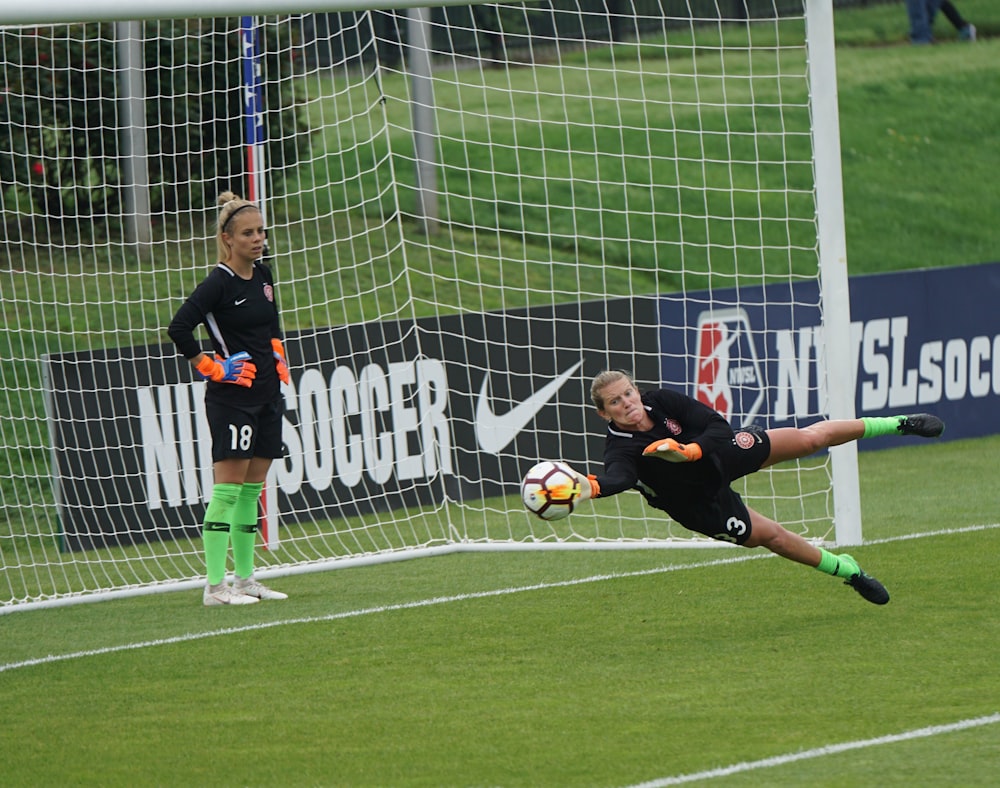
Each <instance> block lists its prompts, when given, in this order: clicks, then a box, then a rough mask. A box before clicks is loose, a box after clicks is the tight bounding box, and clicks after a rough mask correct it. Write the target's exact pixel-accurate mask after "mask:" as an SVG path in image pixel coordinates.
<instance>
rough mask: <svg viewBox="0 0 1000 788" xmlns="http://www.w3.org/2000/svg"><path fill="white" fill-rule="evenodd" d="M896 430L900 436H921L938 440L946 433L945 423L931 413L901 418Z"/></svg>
mask: <svg viewBox="0 0 1000 788" xmlns="http://www.w3.org/2000/svg"><path fill="white" fill-rule="evenodd" d="M896 430H897V431H898V432H899V434H900V435H919V436H920V437H921V438H938V437H940V436H941V433H942V432H944V422H943V421H941V419H939V418H938V417H937V416H932V415H931V414H929V413H917V414H914V415H913V416H900V417H899V426H898V427H896Z"/></svg>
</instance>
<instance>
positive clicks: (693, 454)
mask: <svg viewBox="0 0 1000 788" xmlns="http://www.w3.org/2000/svg"><path fill="white" fill-rule="evenodd" d="M642 456H643V457H658V458H659V459H661V460H666V461H667V462H694V461H695V460H700V459H701V446H699V445H698V444H697V443H678V442H677V441H675V440H674V439H673V438H664V439H663V440H661V441H654V442H653V443H651V444H649V445H648V446H647V447H646V448H645V449H643V450H642Z"/></svg>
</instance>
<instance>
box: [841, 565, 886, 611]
mask: <svg viewBox="0 0 1000 788" xmlns="http://www.w3.org/2000/svg"><path fill="white" fill-rule="evenodd" d="M844 585H847V586H850V587H851V588H853V589H854V590H855V591H857V592H858V593H859V594H861V596H863V597H864V598H865V599H867V600H868V601H869V602H871V603H872V604H873V605H885V604H888V602H889V592H888V591H886V590H885V586H884V585H882V584H881V583H880V582H879V581H878V580H876V579H875V578H874V577H872V576H871V575H866V574H865V573H864V572H862V571H860V570H859V571H858V573H857V574H856V575H851V577H850V578H849V579H847V580H845V581H844Z"/></svg>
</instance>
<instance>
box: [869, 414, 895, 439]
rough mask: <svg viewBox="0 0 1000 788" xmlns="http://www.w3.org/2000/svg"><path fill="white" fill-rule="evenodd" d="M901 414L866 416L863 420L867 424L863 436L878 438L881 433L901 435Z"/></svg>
mask: <svg viewBox="0 0 1000 788" xmlns="http://www.w3.org/2000/svg"><path fill="white" fill-rule="evenodd" d="M900 418H901V417H900V416H864V417H863V418H862V419H861V422H862V423H863V424H864V425H865V434H864V435H862V436H861V437H862V438H877V437H879V436H880V435H899V420H900Z"/></svg>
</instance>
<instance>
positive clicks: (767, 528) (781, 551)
mask: <svg viewBox="0 0 1000 788" xmlns="http://www.w3.org/2000/svg"><path fill="white" fill-rule="evenodd" d="M747 511H748V512H749V513H750V522H751V526H752V527H751V531H750V539H748V540H747V542H746V544H745V545H744V546H745V547H764V548H766V549H768V550H770V551H771V552H772V553H774V554H775V555H780V556H781V557H782V558H787V559H789V560H790V561H795V562H797V563H800V564H805V565H806V566H811V567H813V568H815V569H819V570H820V571H821V572H823V573H824V574H828V575H833V576H834V577H840V578H843V579H844V582H845V583H846V584H847V585H849V586H851V588H853V589H854V590H855V591H857V592H858V593H859V594H861V596H863V597H864V598H865V599H867V600H868V601H869V602H871V603H873V604H876V605H884V604H886V603H887V602H888V601H889V592H888V591H886V590H885V586H883V585H882V584H881V583H880V582H879V581H878V580H876V579H875V578H874V577H872V576H871V575H868V574H865V572H863V571H862V570H861V567H859V566H858V562H857V561H855V560H854V559H853V558H852V557H851V556H849V555H835V554H833V553H831V552H830V551H828V550H824V549H823V548H821V547H817V546H816V545H814V544H812V543H811V542H809V541H807V540H806V539H804V538H803V537H801V536H799V535H798V534H796V533H792V532H791V531H789V530H788V529H787V528H784V527H782V526H781V525H780V524H779V523H777V522H775V521H774V520H772V519H771V518H770V517H765V516H764V515H762V514H761V513H760V512H756V511H754V510H753V509H751V508H750V507H747Z"/></svg>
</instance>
